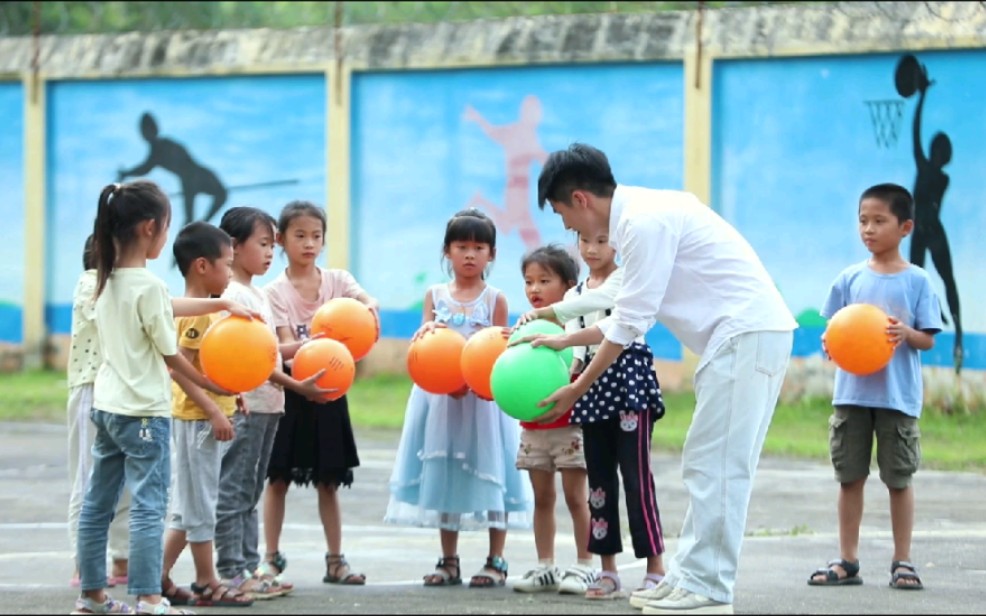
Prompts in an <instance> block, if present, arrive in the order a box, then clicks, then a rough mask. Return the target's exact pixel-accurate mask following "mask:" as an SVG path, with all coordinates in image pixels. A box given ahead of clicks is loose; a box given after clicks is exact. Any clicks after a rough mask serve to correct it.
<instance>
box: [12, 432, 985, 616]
mask: <svg viewBox="0 0 986 616" xmlns="http://www.w3.org/2000/svg"><path fill="white" fill-rule="evenodd" d="M658 429H660V425H658ZM397 436H398V435H397V434H396V433H390V432H368V431H363V432H359V433H358V434H357V441H358V442H359V444H360V447H361V449H360V455H361V458H362V460H363V466H362V467H361V468H360V469H358V470H357V473H356V483H355V484H354V486H353V488H352V490H350V491H345V492H343V499H344V500H343V511H344V537H345V539H344V542H345V545H344V548H345V552H346V554H347V557H348V558H349V560H350V562H351V563H352V564H353V566H354V568H355V569H356V570H358V571H363V572H365V573H366V574H367V576H368V581H369V583H368V585H367V586H366V587H362V588H344V587H338V586H329V585H325V584H323V583H322V582H321V578H322V575H323V573H324V565H323V562H322V558H323V553H324V550H325V547H324V543H323V539H322V533H321V527H320V525H319V524H318V518H317V513H316V510H315V494H314V492H313V491H311V490H305V489H301V490H295V491H293V492H291V493H290V495H289V503H288V515H287V524H286V528H285V531H284V542H283V546H282V548H283V550H284V551H285V552H286V554H287V555H288V558H289V560H290V565H289V569H288V577H289V579H290V580H292V581H293V582H294V583H295V584H296V585H297V587H298V589H297V590H296V591H295V593H294V594H293V595H292V596H291V597H286V598H280V599H276V600H273V601H268V602H264V603H256V604H255V605H254V607H252V608H247V609H246V610H244V609H242V608H239V609H226V610H220V609H199V610H198V612H199V613H217V614H218V613H245V612H251V611H252V612H255V613H275V614H276V613H280V614H301V613H308V614H315V613H337V614H349V613H398V612H399V613H407V614H479V613H495V614H522V613H543V614H566V615H568V614H582V613H585V614H588V613H614V614H615V613H626V614H632V613H634V610H632V609H631V608H630V607H629V606H628V604H627V603H626V602H625V601H614V602H588V601H585V600H583V599H581V598H577V597H560V596H557V595H550V596H548V595H539V596H533V597H531V596H526V595H522V594H519V593H515V592H512V591H510V590H509V589H495V590H488V589H468V588H465V587H459V588H437V589H436V588H423V587H421V585H420V582H421V576H422V575H423V574H424V573H426V572H428V571H430V570H431V568H432V567H433V565H434V563H435V561H436V560H437V557H438V555H439V549H438V536H437V531H431V530H418V529H404V528H395V527H391V526H385V525H383V524H382V523H381V519H382V517H383V512H384V509H385V508H386V503H387V485H386V482H387V478H388V476H389V473H390V467H391V463H392V461H393V459H394V455H395V449H396V444H397ZM678 464H679V462H678V459H677V458H676V457H675V456H673V455H670V454H667V453H664V452H659V451H658V452H655V453H654V468H655V476H656V477H655V478H656V482H657V487H658V495H659V499H660V505H661V509H662V519H663V522H664V526H665V531H666V534H667V537H668V540H667V545H668V550H669V554H673V553H674V550H675V547H676V541H675V539H674V538H675V537H676V536H677V533H678V531H679V529H680V525H681V520H682V517H683V514H684V508H685V501H684V491H683V488H682V485H681V481H680V474H679V466H678ZM66 474H67V466H66V451H65V429H64V428H63V427H61V426H52V425H40V426H39V425H24V424H0V592H2V595H0V596H2V597H3V600H4V603H3V606H2V608H0V611H2V612H4V613H11V614H49V613H67V612H68V611H69V610H70V609H71V606H72V602H73V600H74V598H75V596H76V595H75V591H73V590H72V589H70V588H69V587H68V579H69V577H70V575H71V573H72V554H71V552H70V551H69V549H68V545H67V541H68V540H67V534H66V526H65V510H66V506H67V502H68V489H69V485H68V480H67V477H66ZM915 485H916V494H917V503H918V505H917V521H916V530H915V536H914V548H913V560H914V561H915V562H916V563H917V564H918V566H919V570H920V573H921V575H922V577H923V579H924V582H925V585H926V587H927V588H926V590H924V591H921V592H902V591H896V590H893V589H890V588H888V585H887V583H888V580H889V565H890V559H891V556H892V542H891V537H890V533H889V528H890V523H889V516H888V513H887V496H886V491H885V490H884V489H883V487H882V485H881V484H879V483H878V482H877V481H875V480H874V481H872V482H871V484H870V485H869V490H868V493H867V495H868V502H867V506H868V511H867V512H866V514H865V517H864V520H863V529H862V545H861V554H860V560H861V564H862V571H861V575H862V577H863V578H864V580H865V583H864V584H863V585H862V586H857V587H843V588H812V587H808V586H807V585H806V584H805V580H806V578H807V576H808V574H809V573H810V572H811V571H812V570H813V569H814V568H815V567H817V566H819V565H821V564H823V563H824V562H825V561H826V560H828V559H829V558H831V557H834V556H835V555H836V554H837V538H836V535H835V494H836V484H835V483H834V481H833V480H832V473H831V469H830V468H829V467H828V466H827V465H824V464H817V463H809V462H801V461H792V460H783V459H764V460H763V461H762V462H761V466H760V472H759V474H758V475H757V480H756V484H755V489H754V496H753V500H752V503H751V508H750V516H749V524H748V530H747V534H748V536H747V539H746V541H745V543H744V548H743V557H742V562H741V567H740V573H739V581H738V585H737V595H736V603H735V609H736V611H737V612H738V613H757V614H795V613H797V614H815V613H831V614H838V613H851V614H856V613H885V614H927V613H940V614H975V613H983V612H984V611H986V591H984V590H983V586H986V556H984V554H986V476H983V475H978V474H967V473H941V472H932V471H922V472H921V473H919V475H918V476H917V478H916V480H915ZM563 503H564V501H563V499H559V509H558V524H559V533H558V540H557V545H558V548H557V552H558V560H559V561H560V563H561V564H562V565H565V564H567V563H568V562H570V561H571V560H572V559H573V558H574V550H573V549H572V548H571V540H570V536H571V535H570V528H571V522H570V520H569V518H568V515H567V512H566V511H565V509H564V504H563ZM626 543H627V545H629V541H627V542H626ZM460 554H461V556H462V559H463V575H464V576H468V575H469V574H471V573H472V572H474V571H475V570H476V569H478V568H479V566H480V565H481V564H482V561H483V559H484V557H485V554H486V535H485V533H465V534H463V536H462V538H461V541H460ZM506 558H507V560H508V561H509V562H510V577H511V579H515V578H517V577H519V576H521V575H523V573H524V571H526V570H527V569H528V568H530V567H531V566H532V565H533V564H534V562H535V561H536V558H535V552H534V543H533V537H532V534H531V532H530V531H515V532H512V533H511V534H510V536H509V537H508V539H507V552H506ZM619 562H620V568H621V572H622V575H623V580H624V583H625V584H627V585H628V586H633V585H636V584H638V583H639V582H640V580H641V578H642V576H643V567H642V562H641V561H637V560H635V559H634V558H633V556H632V554H624V555H622V557H621V558H620V559H619ZM175 578H176V580H177V581H179V583H183V584H187V583H188V581H189V580H191V578H192V568H191V561H190V557H189V556H188V554H187V553H186V554H185V555H183V556H182V559H181V560H180V561H179V565H178V567H177V568H176V572H175ZM117 594H118V595H119V598H123V595H124V594H125V591H123V590H121V591H120V592H119V593H117Z"/></svg>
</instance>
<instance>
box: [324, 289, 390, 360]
mask: <svg viewBox="0 0 986 616" xmlns="http://www.w3.org/2000/svg"><path fill="white" fill-rule="evenodd" d="M311 333H312V334H313V335H314V334H319V333H320V334H324V335H325V337H326V338H331V339H332V340H338V341H339V342H341V343H343V344H344V345H346V348H348V349H349V353H350V354H351V355H352V356H353V361H359V360H361V359H363V358H364V357H366V354H367V353H369V352H370V349H372V348H373V345H374V344H376V343H377V340H379V339H380V323H379V322H378V321H377V316H376V315H375V314H374V313H373V311H372V310H370V309H369V308H368V307H367V306H366V304H364V303H363V302H361V301H359V300H355V299H353V298H351V297H337V298H335V299H330V300H329V301H327V302H325V303H324V304H322V306H321V307H320V308H319V309H318V310H316V311H315V316H314V317H313V318H312V326H311Z"/></svg>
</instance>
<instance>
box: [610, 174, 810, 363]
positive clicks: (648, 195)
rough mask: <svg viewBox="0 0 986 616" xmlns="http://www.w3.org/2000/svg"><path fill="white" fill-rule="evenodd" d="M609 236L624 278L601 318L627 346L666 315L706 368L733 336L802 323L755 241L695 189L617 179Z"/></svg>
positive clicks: (671, 327)
mask: <svg viewBox="0 0 986 616" xmlns="http://www.w3.org/2000/svg"><path fill="white" fill-rule="evenodd" d="M609 243H610V245H612V246H613V247H614V248H615V249H616V251H617V253H618V254H619V255H620V257H621V259H622V261H623V265H622V267H621V268H620V269H621V270H623V284H622V286H621V287H620V291H619V293H618V294H617V296H616V306H615V308H614V310H613V313H612V315H611V316H609V317H607V318H605V319H603V320H601V321H599V322H598V323H597V324H596V325H597V326H598V327H599V328H600V329H601V330H602V332H603V335H604V336H605V337H606V339H607V340H609V341H611V342H614V343H616V344H619V345H621V346H625V345H627V344H628V343H630V341H632V340H634V339H635V338H637V337H639V336H642V335H643V334H645V333H646V332H647V330H649V329H650V328H651V327H653V325H654V323H655V322H657V321H661V323H663V324H664V325H665V326H666V327H667V328H668V329H669V330H670V331H671V333H673V334H674V336H675V337H676V338H677V339H678V340H679V341H681V342H682V344H684V345H685V346H686V347H688V349H689V350H691V351H692V352H693V353H695V354H697V355H699V356H700V360H699V365H698V369H701V368H702V366H703V365H704V364H705V362H706V361H708V359H709V358H710V357H711V355H712V354H713V353H714V352H715V351H716V349H718V347H719V345H721V344H722V343H723V342H725V341H726V340H728V339H729V338H730V337H732V336H735V335H737V334H742V333H747V332H753V331H791V330H793V329H795V328H797V322H796V321H795V320H794V317H793V316H792V315H791V311H790V310H789V309H788V307H787V305H786V304H785V303H784V299H783V298H782V297H781V294H780V292H778V290H777V287H776V286H775V285H774V282H773V280H771V278H770V275H769V274H768V273H767V270H766V268H764V266H763V263H761V262H760V258H759V257H758V256H757V254H756V253H755V252H754V251H753V248H752V247H751V246H750V244H749V243H748V242H747V241H746V239H744V238H743V236H741V235H740V234H739V232H738V231H737V230H736V229H735V228H733V227H732V226H731V225H730V224H729V223H728V222H726V221H725V220H724V219H723V218H722V217H721V216H719V215H718V214H717V213H716V212H715V211H713V210H712V208H710V207H708V206H706V205H705V204H703V203H702V202H701V201H699V199H698V198H697V197H695V195H693V194H691V193H687V192H682V191H677V190H654V189H649V188H641V187H636V186H622V185H620V186H617V187H616V191H615V192H614V194H613V200H612V205H611V209H610V221H609Z"/></svg>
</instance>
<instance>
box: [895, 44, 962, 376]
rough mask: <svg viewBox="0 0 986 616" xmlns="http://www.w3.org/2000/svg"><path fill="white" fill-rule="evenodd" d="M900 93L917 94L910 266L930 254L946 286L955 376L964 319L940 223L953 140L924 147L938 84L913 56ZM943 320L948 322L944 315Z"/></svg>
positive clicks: (899, 82)
mask: <svg viewBox="0 0 986 616" xmlns="http://www.w3.org/2000/svg"><path fill="white" fill-rule="evenodd" d="M895 81H896V86H897V93H898V94H900V95H901V96H903V97H904V98H910V97H911V96H913V95H914V93H915V92H917V93H918V104H917V107H916V108H915V110H914V125H913V136H914V162H915V165H916V166H917V179H915V181H914V232H913V234H912V235H911V263H913V264H914V265H917V266H918V267H924V258H925V253H926V252H930V253H931V262H932V263H934V265H935V269H936V270H937V271H938V274H939V275H940V276H941V278H942V282H943V283H944V285H945V300H946V302H948V310H949V312H950V313H951V315H952V324H953V325H954V327H955V348H954V350H953V359H954V364H955V372H956V374H958V373H960V372H961V371H962V320H961V316H960V312H959V290H958V287H957V286H956V284H955V275H954V274H953V272H952V255H951V252H950V250H949V247H948V238H947V237H946V236H945V227H944V226H943V225H942V222H941V207H942V200H943V199H944V197H945V191H946V190H947V189H948V182H949V177H948V174H946V173H945V172H944V171H943V170H942V169H943V168H944V167H945V165H947V164H948V163H949V162H950V161H951V160H952V141H951V140H950V139H949V138H948V135H946V134H945V133H943V132H940V131H939V132H937V133H935V135H934V137H932V138H931V147H930V151H929V153H928V156H925V154H924V149H923V147H922V145H921V112H922V111H923V109H924V101H925V97H926V96H927V93H928V88H930V87H931V86H932V85H933V84H934V83H935V82H934V81H931V80H929V79H928V70H927V68H926V67H925V66H924V65H923V64H921V63H920V62H918V59H917V58H916V57H914V56H913V55H911V54H906V55H904V56H903V57H901V59H900V60H899V61H898V63H897V72H896V75H895ZM942 320H944V321H945V322H946V323H947V322H948V320H947V319H946V318H945V316H944V315H942Z"/></svg>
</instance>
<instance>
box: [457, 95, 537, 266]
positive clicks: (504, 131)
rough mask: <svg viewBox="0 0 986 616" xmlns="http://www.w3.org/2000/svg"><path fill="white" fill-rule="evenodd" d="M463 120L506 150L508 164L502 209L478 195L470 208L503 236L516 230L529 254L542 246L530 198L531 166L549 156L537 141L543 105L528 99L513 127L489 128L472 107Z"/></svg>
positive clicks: (523, 103)
mask: <svg viewBox="0 0 986 616" xmlns="http://www.w3.org/2000/svg"><path fill="white" fill-rule="evenodd" d="M463 117H464V119H465V120H466V121H469V122H476V123H477V124H478V125H479V127H480V128H481V129H482V130H483V132H484V133H485V134H486V136H487V137H489V138H490V139H492V140H493V141H495V142H497V143H498V144H499V145H500V147H502V148H503V153H504V156H505V157H506V162H507V187H506V191H505V192H504V195H503V207H499V206H497V205H496V204H495V203H493V202H492V201H490V200H488V199H486V198H485V197H483V195H482V194H481V193H479V192H477V193H476V194H475V195H474V196H473V198H472V200H471V201H470V202H469V204H468V205H469V207H478V208H480V209H482V210H484V211H485V212H486V213H487V214H489V217H490V218H491V219H493V224H495V225H496V228H497V229H499V231H500V232H501V233H504V234H506V233H510V232H511V231H513V230H514V229H516V230H517V233H518V234H519V235H520V238H521V240H522V241H523V242H524V245H525V247H526V248H527V249H528V250H531V249H534V248H537V247H538V246H540V245H541V233H540V232H539V231H538V228H537V225H535V224H534V219H533V218H532V217H531V204H532V203H534V201H533V199H532V198H531V194H530V186H531V163H532V162H534V161H537V162H539V163H542V164H543V163H544V161H545V160H547V158H548V153H547V152H546V151H545V150H544V148H542V147H541V144H540V143H539V142H538V137H537V127H538V123H539V122H540V121H541V101H540V100H539V99H538V97H536V96H533V95H528V96H525V97H524V100H523V101H521V104H520V117H519V118H518V120H517V121H516V122H514V123H512V124H502V125H499V126H494V125H492V124H490V123H489V122H488V121H487V120H486V118H484V117H483V116H482V115H480V113H479V112H478V111H476V109H474V108H473V107H472V106H471V105H466V110H465V114H464V116H463Z"/></svg>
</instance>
